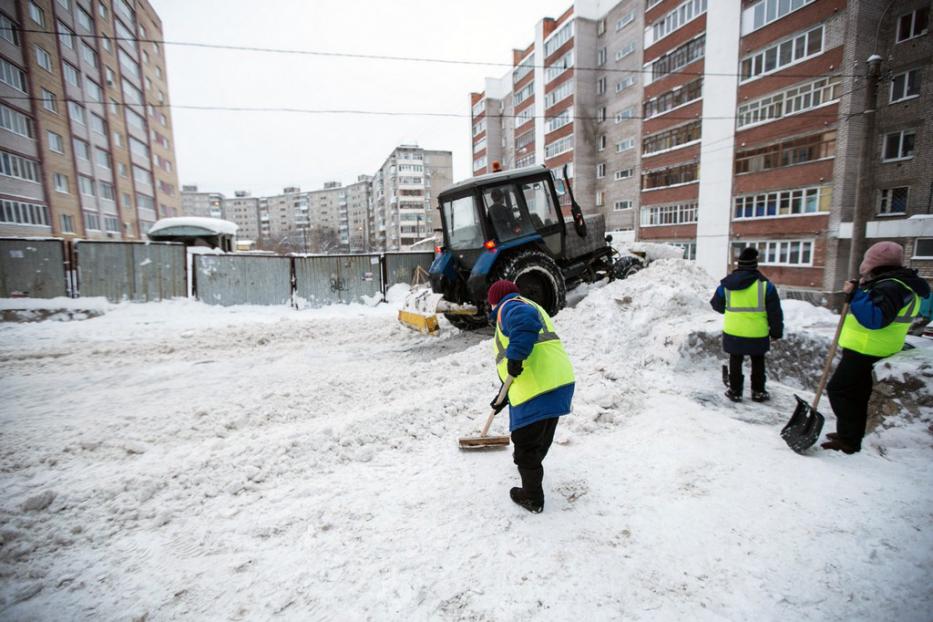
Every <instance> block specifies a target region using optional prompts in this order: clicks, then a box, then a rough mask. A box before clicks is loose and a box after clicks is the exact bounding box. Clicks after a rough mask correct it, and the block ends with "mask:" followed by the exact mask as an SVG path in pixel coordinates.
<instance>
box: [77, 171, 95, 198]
mask: <svg viewBox="0 0 933 622" xmlns="http://www.w3.org/2000/svg"><path fill="white" fill-rule="evenodd" d="M78 189H79V190H80V191H81V194H85V195H87V196H89V197H92V196H94V180H93V179H91V178H90V177H87V176H86V175H78Z"/></svg>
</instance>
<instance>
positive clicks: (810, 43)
mask: <svg viewBox="0 0 933 622" xmlns="http://www.w3.org/2000/svg"><path fill="white" fill-rule="evenodd" d="M822 51H823V26H822V25H820V26H819V27H817V28H814V29H812V30H809V31H807V32H804V33H801V34H798V35H794V36H793V37H789V38H787V39H784V40H783V41H781V42H780V43H776V44H775V45H772V46H770V47H767V48H765V49H763V50H761V51H760V52H757V53H755V54H752V55H751V56H748V57H746V58H744V59H742V63H741V73H740V75H739V81H740V82H748V81H749V80H754V79H755V78H758V77H759V76H763V75H767V74H769V73H774V72H775V71H780V70H781V69H783V68H784V67H787V66H789V65H793V64H794V63H798V62H800V61H802V60H804V59H805V58H810V57H811V56H815V55H817V54H820V53H821V52H822Z"/></svg>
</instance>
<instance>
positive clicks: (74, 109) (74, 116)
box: [68, 100, 87, 125]
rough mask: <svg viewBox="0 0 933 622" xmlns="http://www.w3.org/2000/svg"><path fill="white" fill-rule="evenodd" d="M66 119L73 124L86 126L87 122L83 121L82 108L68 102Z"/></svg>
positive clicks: (75, 103) (79, 105)
mask: <svg viewBox="0 0 933 622" xmlns="http://www.w3.org/2000/svg"><path fill="white" fill-rule="evenodd" d="M68 117H69V118H70V119H71V120H72V121H74V122H75V123H79V124H81V125H87V121H85V118H84V107H83V106H81V104H78V103H77V102H73V101H70V100H69V101H68Z"/></svg>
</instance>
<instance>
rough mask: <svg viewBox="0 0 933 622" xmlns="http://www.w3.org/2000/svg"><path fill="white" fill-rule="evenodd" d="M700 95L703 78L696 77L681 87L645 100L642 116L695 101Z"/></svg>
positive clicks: (654, 114)
mask: <svg viewBox="0 0 933 622" xmlns="http://www.w3.org/2000/svg"><path fill="white" fill-rule="evenodd" d="M702 96H703V78H698V79H696V80H694V81H693V82H690V83H688V84H685V85H683V86H682V87H681V86H679V87H677V88H675V89H672V90H670V91H667V92H666V93H661V94H660V95H658V96H657V97H653V98H651V99H649V100H648V101H646V102H645V104H644V117H645V118H646V119H649V118H651V117H655V116H657V115H660V114H664V113H665V112H669V111H671V110H673V109H674V108H679V107H680V106H684V105H686V104H689V103H690V102H692V101H696V100H697V99H699V98H700V97H702Z"/></svg>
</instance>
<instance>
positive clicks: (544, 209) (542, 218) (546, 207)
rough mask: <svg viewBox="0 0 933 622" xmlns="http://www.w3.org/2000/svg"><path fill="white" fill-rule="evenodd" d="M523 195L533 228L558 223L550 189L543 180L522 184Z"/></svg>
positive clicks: (539, 228)
mask: <svg viewBox="0 0 933 622" xmlns="http://www.w3.org/2000/svg"><path fill="white" fill-rule="evenodd" d="M522 193H523V194H524V195H525V205H527V206H528V215H529V216H531V222H532V224H533V225H534V227H535V229H537V230H541V229H542V228H543V227H549V226H551V225H556V224H558V221H557V210H556V209H554V203H553V201H552V200H551V190H550V188H549V187H548V185H547V183H546V182H545V181H543V180H542V181H533V182H531V183H527V184H523V185H522Z"/></svg>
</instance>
